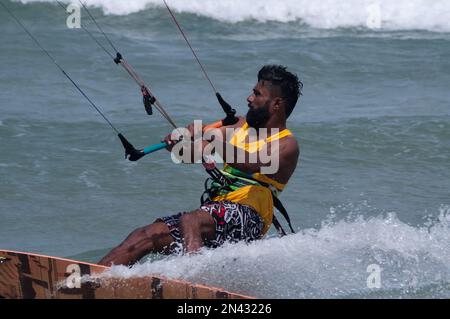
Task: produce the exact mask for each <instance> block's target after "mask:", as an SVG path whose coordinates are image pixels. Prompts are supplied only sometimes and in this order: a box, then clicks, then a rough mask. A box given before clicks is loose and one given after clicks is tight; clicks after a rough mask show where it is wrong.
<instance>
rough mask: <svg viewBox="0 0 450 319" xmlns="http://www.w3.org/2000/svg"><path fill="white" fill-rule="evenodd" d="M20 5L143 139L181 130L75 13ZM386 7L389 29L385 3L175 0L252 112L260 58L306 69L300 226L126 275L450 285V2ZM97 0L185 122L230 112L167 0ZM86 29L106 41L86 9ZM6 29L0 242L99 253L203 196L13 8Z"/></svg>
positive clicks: (115, 35)
mask: <svg viewBox="0 0 450 319" xmlns="http://www.w3.org/2000/svg"><path fill="white" fill-rule="evenodd" d="M23 2H24V3H25V4H23V3H20V2H10V1H4V3H5V4H6V5H8V7H9V8H11V9H12V10H13V12H14V13H15V14H16V15H17V16H18V17H19V18H20V19H21V21H23V23H24V24H25V25H27V27H29V28H30V30H31V32H32V33H33V34H34V35H35V36H36V37H37V38H38V39H39V40H40V41H41V42H42V44H43V45H44V47H45V48H46V49H48V50H49V52H50V53H51V54H52V55H54V56H55V58H56V60H57V61H58V63H60V64H61V65H62V66H63V67H64V68H65V69H66V71H67V72H68V73H69V74H70V75H71V76H72V77H73V78H74V79H75V80H76V81H77V83H79V84H80V86H81V87H82V88H83V89H84V90H85V91H86V93H87V94H88V95H89V96H90V97H91V98H92V99H93V100H94V101H95V102H96V104H97V105H98V106H99V107H100V108H101V109H102V110H103V111H104V113H105V114H106V115H107V116H108V118H110V120H111V121H112V122H113V123H114V125H115V126H117V127H118V128H119V129H120V131H121V132H122V133H124V134H125V135H126V136H127V138H128V139H130V140H131V141H132V142H133V143H134V144H135V145H136V146H140V147H144V146H148V145H150V144H153V143H157V142H159V141H160V139H161V138H162V137H163V136H165V135H167V134H168V133H169V132H170V130H171V127H170V126H169V125H168V123H167V122H165V120H164V119H163V118H162V117H161V116H160V115H159V114H158V113H156V111H155V115H153V116H152V117H149V116H147V115H146V114H145V112H144V109H143V106H142V104H141V97H140V93H139V90H138V88H137V87H136V85H135V83H133V81H131V80H130V78H129V76H128V74H126V73H125V72H124V70H123V69H121V68H120V67H118V66H116V65H115V64H114V63H113V62H112V61H111V59H110V58H109V57H108V56H107V55H106V54H105V52H104V51H103V50H102V49H101V48H99V47H98V45H96V43H95V42H93V41H92V39H90V38H89V36H88V35H86V34H85V33H84V32H83V30H69V29H68V28H67V27H66V24H65V22H66V21H65V19H66V15H65V13H64V12H63V10H62V9H61V8H60V7H59V6H57V5H56V4H55V3H51V2H52V1H49V2H47V3H46V2H34V1H23ZM379 2H380V9H381V13H383V15H382V23H381V26H380V28H375V29H373V28H372V29H370V28H367V27H366V26H365V25H364V21H365V20H366V19H365V14H366V13H365V12H366V11H364V10H365V7H364V6H363V5H369V4H370V1H362V0H361V1H356V0H352V1H349V2H348V3H349V4H353V8H352V10H353V11H348V8H347V9H346V10H347V11H343V12H347V13H348V15H347V16H346V15H345V14H344V13H342V14H341V15H334V14H333V12H334V11H336V10H343V9H345V8H343V7H342V6H343V4H339V3H338V2H337V1H329V3H327V6H326V7H323V8H322V9H321V10H319V9H318V8H317V7H316V6H315V5H314V4H309V5H308V6H306V5H305V6H303V7H302V8H303V9H302V10H300V7H298V5H299V4H302V3H303V2H302V1H299V2H298V4H297V3H296V4H292V3H290V2H280V4H279V5H278V6H275V5H274V4H275V2H274V1H261V5H260V7H258V8H257V9H252V10H250V9H249V6H250V4H249V2H247V1H242V2H241V3H240V4H234V5H232V6H228V7H227V6H226V4H227V3H228V2H227V1H221V4H217V3H215V2H210V1H205V5H203V6H199V5H198V3H199V2H197V1H192V2H189V3H187V2H182V1H171V2H169V3H170V4H172V5H173V8H174V9H175V11H176V14H177V16H178V18H179V20H180V23H181V24H182V26H183V28H184V29H185V31H186V32H187V34H188V37H189V38H190V39H191V41H192V44H193V46H194V47H195V48H196V50H197V52H198V55H199V57H200V59H201V60H202V62H203V64H204V65H205V67H206V68H207V70H208V72H209V74H210V76H211V78H212V80H213V81H214V84H215V86H216V87H217V88H218V90H219V91H220V92H221V93H222V95H223V96H224V97H225V98H226V100H227V101H229V102H230V103H231V104H232V105H233V106H235V107H236V109H237V110H238V112H239V113H241V114H243V113H245V112H246V110H247V105H246V100H245V99H246V97H247V96H248V94H249V93H250V91H251V89H252V87H253V85H254V83H255V81H256V73H257V71H258V70H259V68H260V67H261V66H262V65H263V64H266V63H280V64H284V65H287V66H288V67H289V68H290V69H291V70H293V71H294V72H297V73H298V74H299V76H300V78H301V79H302V81H303V83H304V85H305V87H304V96H302V98H301V100H300V103H299V104H298V105H297V107H296V109H295V111H294V113H293V114H292V116H291V117H290V119H289V122H288V126H289V128H290V129H291V130H292V131H293V132H294V134H295V135H296V136H297V137H298V139H299V142H300V147H301V154H300V162H299V166H298V168H297V170H296V172H295V174H294V176H293V177H292V179H291V181H290V182H289V185H288V187H287V188H286V190H285V192H284V193H283V195H282V200H283V202H284V203H285V206H286V208H287V209H288V211H289V212H290V215H291V218H292V219H293V224H294V226H295V228H296V229H297V230H298V233H297V234H296V235H292V236H288V237H285V238H282V239H278V238H275V236H274V232H273V230H272V231H271V233H270V236H269V238H268V239H266V240H263V241H261V242H258V243H254V244H251V245H248V246H247V245H241V244H239V245H230V246H226V247H223V248H221V249H218V250H214V251H204V252H203V254H201V255H198V256H174V257H170V258H161V257H159V256H156V257H155V256H151V257H150V260H149V261H143V263H142V264H141V265H139V266H137V267H135V268H133V269H131V270H128V269H124V268H122V267H116V268H115V269H113V274H115V275H120V276H130V275H145V274H148V273H152V272H158V273H161V274H164V275H166V276H169V277H174V278H183V279H187V280H191V281H195V282H200V283H205V284H210V285H214V286H221V287H224V288H227V289H230V290H233V291H237V292H241V293H245V294H250V295H255V296H260V297H278V298H303V297H308V298H316V297H320V298H343V297H344V298H346V297H348V298H354V297H357V298H358V297H362V298H379V297H388V298H402V297H410V298H414V297H424V298H442V297H447V298H448V297H449V296H450V288H449V282H450V245H448V242H449V240H450V229H449V221H450V200H449V199H450V192H449V189H450V187H449V186H450V173H449V172H450V147H449V146H450V107H449V105H450V94H449V93H448V87H449V85H450V62H449V61H450V23H449V22H448V21H449V20H448V19H444V18H442V16H443V15H444V16H445V14H444V13H445V12H449V10H450V3H449V2H448V1H436V4H435V6H434V7H431V6H430V7H424V4H423V2H421V1H410V2H409V3H410V5H409V6H404V7H402V5H403V4H402V2H401V1H399V2H396V4H389V2H387V1H379ZM88 3H89V4H95V5H96V7H92V13H93V14H94V15H95V16H96V17H98V22H99V23H100V24H101V25H102V27H103V28H104V29H105V31H106V32H107V34H108V35H109V36H110V38H111V39H112V41H113V42H114V44H115V45H116V46H117V47H118V49H119V51H120V52H121V53H122V54H123V55H124V57H125V58H126V59H127V60H128V61H129V63H131V64H132V65H133V66H134V68H135V69H136V70H137V71H138V73H139V74H141V76H142V77H143V78H144V79H145V80H146V82H147V83H148V84H149V85H150V87H151V89H152V91H153V93H154V94H155V95H156V96H157V97H158V99H159V100H160V101H161V103H162V104H163V105H165V106H166V109H167V111H168V112H169V113H170V114H171V115H172V117H173V118H174V120H175V122H176V123H177V124H178V125H180V126H183V125H187V124H188V123H190V122H192V121H193V120H195V119H202V120H204V121H205V122H212V121H216V120H217V119H219V118H221V117H222V113H221V110H220V108H219V106H218V104H217V102H216V100H215V98H214V96H213V95H212V94H211V93H212V91H211V88H210V87H209V86H208V83H207V82H206V80H205V79H204V78H203V75H202V73H201V72H200V69H199V67H198V65H197V64H196V63H195V61H194V60H193V58H192V55H191V53H190V52H189V49H188V48H187V46H186V44H185V43H184V41H183V39H182V38H181V36H180V35H179V33H178V31H177V30H176V28H175V26H174V25H173V23H172V22H171V20H170V16H169V15H168V14H167V12H166V11H165V10H164V9H163V8H162V7H161V3H160V2H159V1H130V4H129V6H128V7H126V6H119V5H116V4H114V2H107V1H88ZM277 3H278V2H277ZM303 4H305V3H303ZM222 6H225V7H222ZM271 8H273V10H269V9H271ZM258 12H260V14H259V15H258V14H257V13H258ZM395 12H401V14H397V15H396V14H394V13H395ZM247 13H248V14H247ZM384 14H385V15H384ZM418 15H419V16H420V15H422V19H417V16H418ZM82 23H83V25H85V26H86V27H87V28H89V29H91V30H93V32H94V34H95V35H96V36H98V38H99V40H101V41H103V38H102V37H101V34H99V33H98V32H96V29H95V26H93V25H92V23H91V22H90V21H89V20H88V17H87V16H86V15H82ZM0 28H1V30H2V33H0V43H1V50H0V65H1V72H0V92H1V93H0V107H1V113H0V143H1V152H0V176H1V178H0V218H1V220H0V247H1V248H4V249H14V250H21V251H31V252H37V253H44V254H48V255H56V256H64V257H73V258H76V259H80V260H86V261H91V262H96V261H97V260H98V259H99V258H101V257H102V255H104V254H105V253H106V252H107V251H108V250H109V249H110V248H111V247H113V246H115V245H116V244H118V243H119V242H120V241H121V240H122V239H123V238H125V236H126V235H127V234H128V233H129V232H131V231H132V230H133V229H135V228H137V227H140V226H143V225H146V224H149V223H151V222H152V221H153V220H154V219H155V218H157V217H158V216H162V215H168V214H171V213H175V212H178V211H185V210H191V209H195V208H196V207H198V205H199V197H200V195H201V193H202V191H203V189H202V188H203V181H204V179H205V178H206V175H205V173H204V171H203V170H202V168H201V167H200V166H197V165H189V166H181V165H175V164H174V163H172V161H171V160H170V156H169V153H167V152H164V151H162V152H157V153H154V154H152V155H149V156H147V157H145V158H144V159H142V160H140V161H139V162H136V163H131V162H128V161H126V160H124V158H123V150H122V147H121V145H120V142H119V140H118V139H117V137H116V136H115V134H114V132H113V131H112V130H111V128H110V127H108V126H107V125H106V124H105V123H104V122H103V120H102V118H101V117H100V116H99V115H98V114H97V113H96V112H95V111H94V110H93V109H92V108H91V107H90V106H89V104H87V102H86V101H85V100H84V99H83V97H82V96H81V95H80V94H79V93H78V92H77V91H76V90H75V89H74V87H73V86H72V85H71V83H70V82H68V81H67V79H66V78H65V77H64V76H63V75H62V74H61V72H59V71H58V69H57V68H56V67H55V66H54V64H52V63H51V61H50V60H49V59H48V58H47V57H46V56H45V55H44V54H43V53H42V52H41V51H40V50H39V48H37V47H36V45H35V44H34V43H33V42H32V41H31V40H30V39H29V38H28V37H27V35H26V34H25V33H24V32H23V30H22V29H20V27H19V26H18V25H17V24H16V23H15V22H14V21H13V20H12V19H11V18H10V17H9V16H8V15H7V13H6V12H5V11H4V10H3V9H1V10H0ZM105 45H106V43H105ZM371 264H377V265H379V266H380V267H381V268H382V277H381V278H382V281H381V283H382V287H381V288H380V289H375V290H374V289H370V288H367V285H366V279H367V277H368V275H369V274H368V273H367V267H368V266H369V265H371Z"/></svg>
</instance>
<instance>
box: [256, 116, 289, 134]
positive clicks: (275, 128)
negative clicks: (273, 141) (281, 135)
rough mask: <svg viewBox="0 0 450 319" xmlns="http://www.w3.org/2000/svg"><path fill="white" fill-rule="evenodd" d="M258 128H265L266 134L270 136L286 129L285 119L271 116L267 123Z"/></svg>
mask: <svg viewBox="0 0 450 319" xmlns="http://www.w3.org/2000/svg"><path fill="white" fill-rule="evenodd" d="M260 129H266V130H267V136H272V135H273V134H276V133H278V132H281V131H283V130H285V129H286V121H285V120H280V119H278V118H276V117H273V118H271V119H269V120H268V121H267V123H266V124H265V125H264V126H263V127H261V128H260ZM260 129H258V130H257V134H258V136H259V130H260Z"/></svg>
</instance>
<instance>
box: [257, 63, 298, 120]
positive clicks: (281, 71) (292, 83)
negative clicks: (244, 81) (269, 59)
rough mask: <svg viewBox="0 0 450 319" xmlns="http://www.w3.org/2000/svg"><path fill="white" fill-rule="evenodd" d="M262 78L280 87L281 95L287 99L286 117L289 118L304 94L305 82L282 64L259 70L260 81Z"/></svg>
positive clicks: (266, 66)
mask: <svg viewBox="0 0 450 319" xmlns="http://www.w3.org/2000/svg"><path fill="white" fill-rule="evenodd" d="M261 80H264V81H270V82H272V84H273V85H276V86H278V87H280V89H281V95H282V96H281V97H282V98H284V99H285V100H286V118H288V117H289V115H291V113H292V111H293V110H294V107H295V104H296V103H297V100H298V98H299V97H300V95H302V89H303V83H302V82H301V81H300V80H299V79H298V77H297V75H295V74H293V73H291V72H289V71H287V70H286V67H284V66H282V65H265V66H263V67H262V68H261V70H259V72H258V82H259V81H261Z"/></svg>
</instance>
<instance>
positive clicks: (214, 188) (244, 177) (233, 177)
mask: <svg viewBox="0 0 450 319" xmlns="http://www.w3.org/2000/svg"><path fill="white" fill-rule="evenodd" d="M203 165H204V166H205V168H206V172H207V173H208V174H209V175H210V176H211V177H209V178H207V179H206V180H205V185H204V187H205V191H204V192H203V194H202V196H201V198H200V202H201V204H202V205H204V204H207V203H208V202H211V201H212V200H213V198H215V197H217V196H222V195H226V194H228V193H230V192H232V191H235V190H238V189H239V188H241V187H244V186H249V185H257V186H263V187H267V188H268V189H269V190H270V193H271V194H272V200H273V204H274V207H275V208H276V209H277V210H278V211H279V212H280V213H281V215H283V217H284V218H285V219H286V221H287V223H288V225H289V228H290V230H291V232H292V233H293V234H294V233H295V231H294V229H293V227H292V224H291V219H290V217H289V214H288V212H287V211H286V208H284V206H283V204H282V203H281V201H280V200H279V199H278V193H279V192H278V190H277V189H276V188H275V187H273V186H272V185H270V184H267V183H264V182H261V181H257V180H255V179H254V178H252V177H251V176H249V175H248V174H245V173H244V172H241V171H239V170H237V169H235V168H233V173H234V174H231V173H229V172H225V171H223V170H219V169H218V168H217V167H216V166H215V163H214V162H210V163H204V164H203ZM272 224H273V225H274V226H275V228H276V230H277V232H278V234H279V235H280V236H286V232H285V231H284V229H283V227H282V226H281V224H280V222H279V221H278V220H277V218H276V217H275V214H274V215H273V216H272Z"/></svg>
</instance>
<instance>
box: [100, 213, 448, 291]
mask: <svg viewBox="0 0 450 319" xmlns="http://www.w3.org/2000/svg"><path fill="white" fill-rule="evenodd" d="M449 242H450V207H449V206H443V207H442V208H441V211H440V216H439V220H438V221H435V222H434V223H433V224H431V225H429V226H428V227H425V226H424V227H413V226H410V225H407V224H405V223H403V222H401V221H400V220H398V218H397V217H396V216H395V215H394V214H390V215H388V216H386V217H378V218H370V219H364V218H361V217H358V218H356V220H354V221H351V222H350V221H339V222H336V223H332V224H328V225H323V226H322V227H321V228H320V229H319V230H314V229H309V230H305V231H303V232H301V233H298V234H295V235H290V236H286V237H284V238H271V239H267V240H262V241H257V242H254V243H252V244H250V245H246V244H244V243H239V244H235V245H226V246H224V247H221V248H218V249H215V250H203V251H202V253H201V254H198V255H193V256H172V257H168V258H165V259H162V260H154V261H147V262H145V263H143V264H140V265H136V266H134V267H132V268H131V269H129V268H127V267H124V266H114V267H112V269H111V270H110V272H109V273H108V274H107V275H108V276H118V277H125V278H127V277H133V276H145V275H149V274H160V275H164V276H167V277H169V278H177V279H183V280H187V281H191V282H196V283H202V284H207V285H211V286H216V287H223V288H225V289H228V290H230V291H236V292H241V293H245V294H248V295H254V296H258V297H265V298H267V297H269V298H303V297H314V298H316V297H319V298H328V297H347V296H368V295H370V294H371V293H372V292H373V291H371V289H369V288H368V287H367V278H368V276H369V273H367V268H368V266H369V265H372V264H376V265H379V266H380V267H381V270H382V272H381V284H382V291H384V293H385V296H396V297H401V296H405V295H402V294H407V293H408V292H411V291H415V290H419V289H423V288H424V287H430V286H433V285H438V286H439V285H442V283H445V282H447V283H448V282H450V245H448V243H449ZM399 291H400V292H399Z"/></svg>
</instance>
